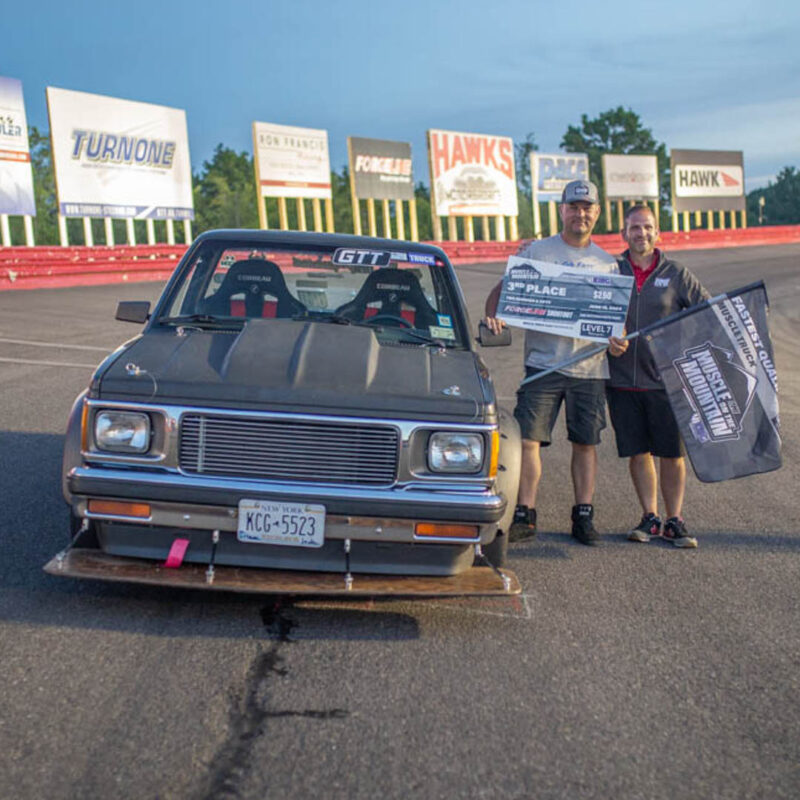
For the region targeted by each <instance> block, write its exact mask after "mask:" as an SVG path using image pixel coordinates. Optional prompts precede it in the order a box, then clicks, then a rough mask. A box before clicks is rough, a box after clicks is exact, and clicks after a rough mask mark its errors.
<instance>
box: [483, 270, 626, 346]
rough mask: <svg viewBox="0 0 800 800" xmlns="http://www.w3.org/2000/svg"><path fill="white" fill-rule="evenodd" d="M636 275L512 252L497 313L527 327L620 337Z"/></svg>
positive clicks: (600, 338)
mask: <svg viewBox="0 0 800 800" xmlns="http://www.w3.org/2000/svg"><path fill="white" fill-rule="evenodd" d="M633 283H634V278H633V277H631V276H630V275H608V274H605V273H602V274H598V273H597V272H594V271H593V270H587V269H576V268H574V267H564V266H562V265H560V264H551V263H549V262H546V261H536V260H534V259H530V258H520V257H519V256H511V257H510V258H509V259H508V265H507V267H506V274H505V276H504V278H503V288H502V291H501V293H500V302H499V304H498V306H497V317H498V318H499V319H501V320H503V321H504V322H506V323H507V324H509V325H513V326H515V327H518V328H525V329H526V330H532V331H540V332H542V333H551V334H555V335H556V336H570V337H572V338H575V339H590V340H592V341H597V342H606V341H607V340H608V337H609V336H622V332H623V329H624V327H625V317H626V316H627V314H628V303H629V302H630V299H631V290H632V288H633Z"/></svg>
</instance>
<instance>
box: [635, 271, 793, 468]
mask: <svg viewBox="0 0 800 800" xmlns="http://www.w3.org/2000/svg"><path fill="white" fill-rule="evenodd" d="M647 330H648V333H647V335H646V336H645V341H646V342H647V343H648V345H649V347H650V351H651V353H652V354H653V358H654V359H655V362H656V366H657V367H658V370H659V372H660V373H661V378H662V380H663V381H664V385H665V387H666V389H667V394H668V396H669V401H670V405H671V406H672V410H673V412H674V414H675V418H676V419H677V421H678V425H679V427H680V430H681V436H682V437H683V441H684V443H685V445H686V450H687V451H688V453H689V458H690V460H691V462H692V467H693V468H694V471H695V473H696V474H697V477H698V478H699V479H700V480H701V481H706V482H714V481H724V480H728V479H730V478H740V477H742V476H744V475H753V474H755V473H759V472H770V471H772V470H774V469H778V467H780V466H781V455H780V451H781V437H780V422H779V416H778V375H777V372H776V370H775V360H774V356H773V351H772V342H771V340H770V336H769V328H768V327H767V293H766V290H765V288H764V284H763V283H761V282H759V283H758V284H755V285H753V286H751V287H746V288H745V289H740V290H738V291H736V292H729V293H728V294H727V295H723V296H722V297H721V298H716V299H714V300H712V301H710V302H709V303H708V304H705V305H703V306H701V307H700V309H699V310H698V311H695V312H692V311H688V312H686V313H685V314H684V315H683V316H680V317H678V318H677V319H675V320H674V321H672V322H669V321H667V322H666V324H664V325H663V326H660V327H658V326H650V327H648V329H647Z"/></svg>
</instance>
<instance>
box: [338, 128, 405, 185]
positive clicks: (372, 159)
mask: <svg viewBox="0 0 800 800" xmlns="http://www.w3.org/2000/svg"><path fill="white" fill-rule="evenodd" d="M347 151H348V154H349V157H350V173H351V174H352V175H353V178H354V184H355V193H356V197H357V198H358V199H359V200H365V199H368V198H373V199H375V200H413V198H414V175H413V173H412V167H411V145H410V144H409V143H408V142H390V141H386V140H384V139H363V138H359V137H357V136H348V138H347Z"/></svg>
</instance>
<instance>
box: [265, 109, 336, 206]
mask: <svg viewBox="0 0 800 800" xmlns="http://www.w3.org/2000/svg"><path fill="white" fill-rule="evenodd" d="M253 153H254V154H255V161H256V175H258V184H259V186H258V190H259V192H260V194H261V196H262V197H311V198H314V197H316V198H321V199H330V198H331V197H332V194H331V162H330V156H329V154H328V132H327V131H324V130H316V129H315V128H294V127H291V126H288V125H275V124H273V123H270V122H254V123H253Z"/></svg>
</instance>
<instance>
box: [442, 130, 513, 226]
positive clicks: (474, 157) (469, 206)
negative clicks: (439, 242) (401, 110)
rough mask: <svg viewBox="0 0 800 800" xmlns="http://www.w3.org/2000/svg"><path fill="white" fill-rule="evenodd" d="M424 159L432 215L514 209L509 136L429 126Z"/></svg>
mask: <svg viewBox="0 0 800 800" xmlns="http://www.w3.org/2000/svg"><path fill="white" fill-rule="evenodd" d="M428 159H429V162H430V170H431V189H432V192H433V198H432V203H433V207H434V213H435V214H437V215H438V216H443V217H449V216H509V217H515V216H517V214H518V213H519V206H518V204H517V183H516V177H515V172H514V142H513V141H512V140H511V139H510V138H508V137H505V136H488V135H484V134H478V133H457V132H455V131H441V130H429V131H428Z"/></svg>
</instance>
